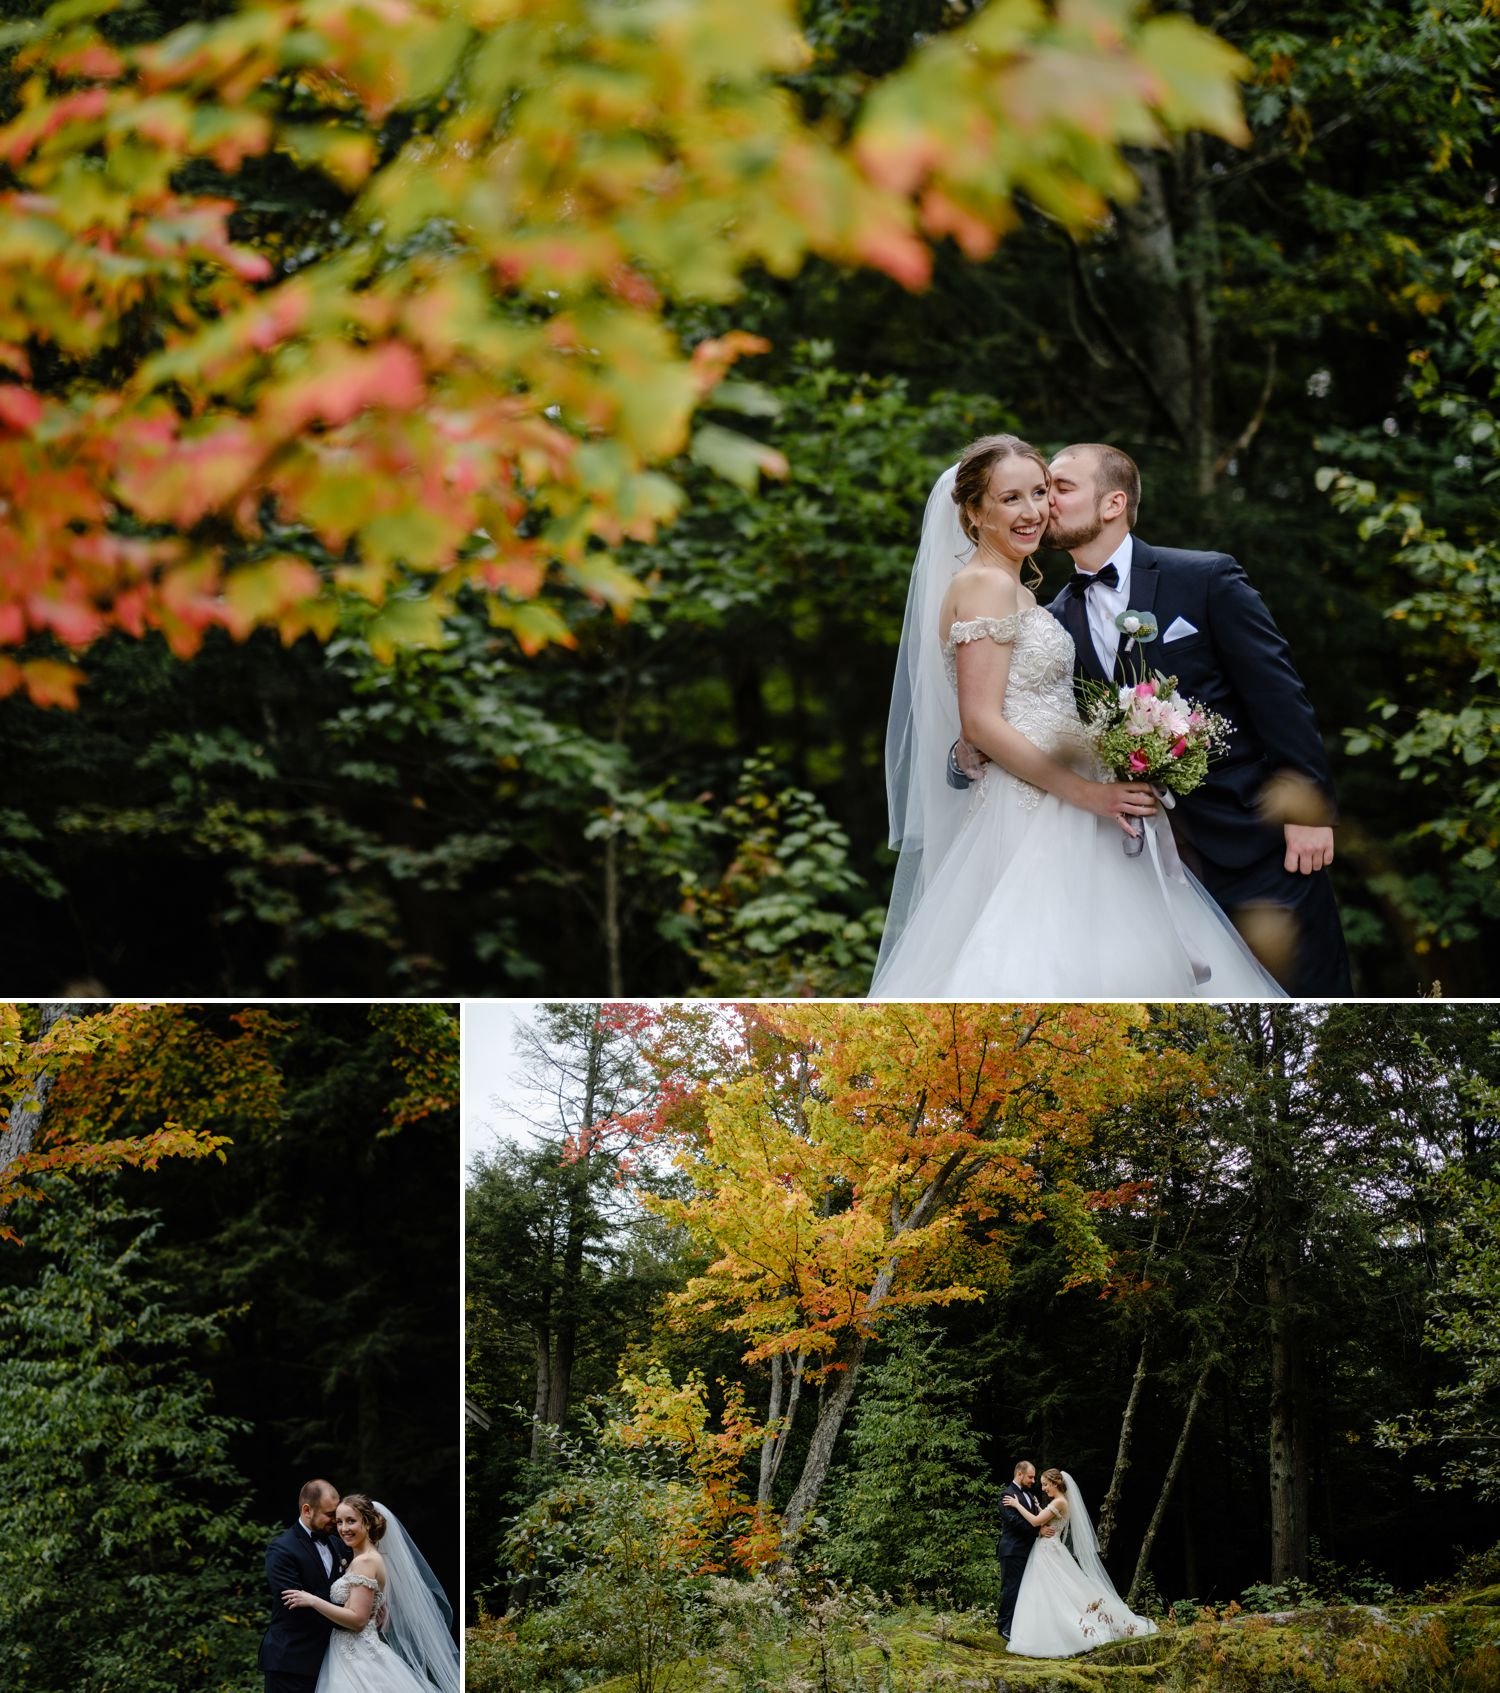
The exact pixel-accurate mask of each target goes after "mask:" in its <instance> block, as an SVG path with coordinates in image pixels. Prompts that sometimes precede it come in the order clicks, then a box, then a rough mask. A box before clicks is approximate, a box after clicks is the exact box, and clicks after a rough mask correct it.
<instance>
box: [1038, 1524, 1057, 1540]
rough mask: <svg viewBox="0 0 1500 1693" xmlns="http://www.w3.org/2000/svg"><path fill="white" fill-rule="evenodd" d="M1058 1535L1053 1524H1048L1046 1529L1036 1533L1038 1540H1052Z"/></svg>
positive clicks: (1040, 1529)
mask: <svg viewBox="0 0 1500 1693" xmlns="http://www.w3.org/2000/svg"><path fill="white" fill-rule="evenodd" d="M1056 1533H1057V1530H1056V1529H1055V1528H1053V1526H1052V1524H1051V1523H1048V1524H1047V1526H1046V1527H1045V1528H1039V1529H1038V1530H1037V1531H1036V1537H1037V1539H1038V1540H1050V1539H1051V1538H1052V1536H1053V1535H1054V1534H1056Z"/></svg>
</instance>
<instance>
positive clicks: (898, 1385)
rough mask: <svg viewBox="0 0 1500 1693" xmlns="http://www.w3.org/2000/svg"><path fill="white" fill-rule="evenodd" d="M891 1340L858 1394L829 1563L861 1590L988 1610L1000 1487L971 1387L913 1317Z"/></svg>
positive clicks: (994, 1591) (995, 1583) (939, 1338)
mask: <svg viewBox="0 0 1500 1693" xmlns="http://www.w3.org/2000/svg"><path fill="white" fill-rule="evenodd" d="M889 1343H890V1346H889V1351H888V1353H887V1355H886V1356H885V1357H884V1358H883V1359H882V1360H881V1361H880V1363H878V1364H877V1365H875V1367H874V1368H873V1369H871V1370H870V1372H869V1374H868V1376H867V1377H866V1379H865V1382H864V1384H863V1387H862V1389H861V1394H860V1399H859V1408H858V1411H857V1413H856V1415H855V1421H854V1426H853V1428H852V1430H851V1431H850V1434H849V1440H848V1446H849V1457H848V1465H849V1467H848V1470H847V1471H846V1473H845V1474H844V1476H843V1478H842V1480H841V1482H840V1484H839V1486H838V1488H837V1491H836V1494H835V1496H834V1499H833V1501H832V1503H831V1505H830V1509H829V1516H830V1521H831V1536H830V1539H829V1541H828V1547H827V1556H828V1559H829V1562H830V1563H831V1564H832V1566H833V1567H834V1569H835V1570H837V1571H839V1572H840V1573H841V1574H843V1575H844V1576H845V1577H846V1578H847V1579H849V1580H850V1581H854V1582H859V1583H863V1584H864V1585H865V1586H868V1587H873V1588H876V1589H883V1590H885V1591H887V1592H892V1593H901V1592H904V1591H905V1590H907V1589H911V1590H912V1591H914V1592H916V1593H917V1594H919V1595H921V1597H922V1598H924V1599H930V1598H932V1597H933V1596H934V1595H935V1594H938V1593H946V1594H949V1595H951V1596H952V1598H953V1599H954V1600H956V1601H957V1602H958V1603H959V1604H960V1605H963V1606H965V1607H968V1606H973V1607H983V1606H988V1605H992V1604H993V1603H994V1601H995V1600H996V1599H997V1598H998V1597H999V1565H998V1563H997V1561H996V1553H995V1543H996V1538H997V1535H998V1525H997V1524H996V1522H995V1513H996V1511H997V1510H998V1509H999V1505H998V1503H997V1499H998V1489H997V1488H996V1487H995V1485H994V1483H993V1482H992V1481H991V1480H990V1479H989V1478H988V1477H987V1475H986V1465H985V1463H984V1458H983V1454H982V1453H981V1451H980V1442H979V1436H978V1434H977V1432H976V1430H975V1428H974V1426H973V1423H972V1421H971V1417H970V1412H969V1406H970V1405H971V1404H972V1403H973V1398H974V1394H975V1382H974V1380H973V1378H972V1376H970V1375H967V1374H965V1373H962V1372H960V1370H959V1369H958V1368H957V1367H956V1366H955V1365H954V1363H953V1362H952V1361H951V1360H950V1359H949V1358H948V1357H947V1356H945V1352H946V1347H945V1342H944V1337H943V1335H942V1333H941V1331H940V1330H938V1329H937V1328H936V1327H934V1326H933V1325H932V1324H930V1323H927V1322H924V1321H922V1320H921V1319H920V1318H911V1317H908V1318H907V1319H905V1320H904V1321H902V1322H900V1323H899V1324H893V1325H892V1327H891V1329H890V1330H889Z"/></svg>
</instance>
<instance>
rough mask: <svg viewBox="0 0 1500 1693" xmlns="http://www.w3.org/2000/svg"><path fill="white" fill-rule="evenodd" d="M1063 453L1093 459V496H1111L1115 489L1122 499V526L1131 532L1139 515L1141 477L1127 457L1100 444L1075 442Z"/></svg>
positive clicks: (1097, 442)
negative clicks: (1123, 499) (1077, 454)
mask: <svg viewBox="0 0 1500 1693" xmlns="http://www.w3.org/2000/svg"><path fill="white" fill-rule="evenodd" d="M1063 452H1065V453H1092V454H1093V455H1094V492H1095V494H1098V495H1104V494H1112V493H1113V492H1114V491H1115V489H1116V488H1118V489H1119V490H1120V492H1121V493H1122V494H1123V495H1124V496H1125V522H1126V525H1127V526H1128V527H1129V528H1131V529H1134V528H1135V520H1136V518H1137V517H1139V516H1140V511H1141V473H1140V470H1139V469H1138V468H1137V466H1136V462H1135V460H1134V459H1133V458H1131V456H1130V454H1129V453H1122V452H1121V451H1120V449H1119V448H1118V447H1111V446H1108V445H1107V444H1106V443H1105V442H1103V441H1079V442H1076V443H1075V444H1074V445H1073V446H1071V447H1064V448H1063ZM1059 456H1061V455H1059Z"/></svg>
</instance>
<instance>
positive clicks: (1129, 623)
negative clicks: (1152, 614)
mask: <svg viewBox="0 0 1500 1693" xmlns="http://www.w3.org/2000/svg"><path fill="white" fill-rule="evenodd" d="M1120 627H1121V628H1122V629H1123V630H1124V631H1125V633H1126V634H1127V635H1139V634H1140V632H1141V620H1140V618H1138V617H1127V618H1126V619H1125V621H1124V622H1123V623H1122V624H1121V625H1120Z"/></svg>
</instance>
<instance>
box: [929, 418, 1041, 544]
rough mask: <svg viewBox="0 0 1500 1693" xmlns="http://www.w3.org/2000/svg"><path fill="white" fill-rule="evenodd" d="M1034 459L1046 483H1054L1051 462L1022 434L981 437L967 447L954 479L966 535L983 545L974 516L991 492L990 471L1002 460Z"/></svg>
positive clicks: (962, 524)
mask: <svg viewBox="0 0 1500 1693" xmlns="http://www.w3.org/2000/svg"><path fill="white" fill-rule="evenodd" d="M1012 457H1014V458H1021V459H1032V460H1034V461H1035V464H1036V467H1037V469H1038V470H1039V471H1041V473H1042V480H1043V481H1044V482H1050V481H1051V480H1052V478H1051V477H1050V476H1049V475H1048V473H1047V461H1046V459H1044V458H1043V457H1042V455H1041V454H1040V453H1039V452H1038V451H1037V450H1036V448H1035V447H1033V446H1032V445H1031V443H1030V442H1029V441H1023V440H1022V439H1021V438H1020V436H1019V435H981V436H980V437H979V439H978V440H977V441H971V442H970V443H969V445H968V446H967V447H965V448H964V452H963V457H962V458H961V459H960V460H959V461H958V469H957V470H956V471H955V472H954V476H953V503H954V505H956V506H957V507H958V523H959V527H960V528H961V529H962V530H963V532H964V534H965V535H967V536H968V537H969V539H970V540H971V541H972V542H974V544H975V545H976V546H977V545H978V544H979V522H978V519H977V518H976V517H975V516H974V513H975V512H976V511H977V510H978V509H979V507H980V505H981V504H982V503H983V500H984V496H985V495H986V494H987V493H988V492H989V486H990V472H991V471H992V470H993V469H994V468H995V466H996V465H997V464H999V462H1000V460H1001V459H1008V458H1012Z"/></svg>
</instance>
